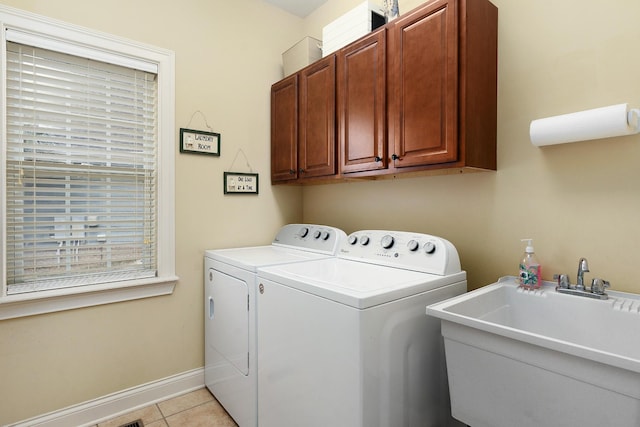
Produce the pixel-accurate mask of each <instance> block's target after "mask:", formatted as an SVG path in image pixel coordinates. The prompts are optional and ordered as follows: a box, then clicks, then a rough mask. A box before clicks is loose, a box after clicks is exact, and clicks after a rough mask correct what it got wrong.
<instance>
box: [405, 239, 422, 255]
mask: <svg viewBox="0 0 640 427" xmlns="http://www.w3.org/2000/svg"><path fill="white" fill-rule="evenodd" d="M419 247H420V243H418V242H417V241H416V240H409V243H407V248H408V249H409V250H410V251H411V252H415V251H417V250H418V248H419Z"/></svg>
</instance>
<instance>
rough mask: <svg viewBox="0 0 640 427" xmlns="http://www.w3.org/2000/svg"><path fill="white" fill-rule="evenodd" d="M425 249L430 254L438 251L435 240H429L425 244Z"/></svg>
mask: <svg viewBox="0 0 640 427" xmlns="http://www.w3.org/2000/svg"><path fill="white" fill-rule="evenodd" d="M424 251H425V252H426V253H428V254H432V253H434V252H435V251H436V245H435V243H433V242H427V243H425V244H424Z"/></svg>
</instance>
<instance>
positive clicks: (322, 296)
mask: <svg viewBox="0 0 640 427" xmlns="http://www.w3.org/2000/svg"><path fill="white" fill-rule="evenodd" d="M258 282H259V285H258V287H259V294H258V296H257V302H258V306H259V310H258V322H257V324H258V349H259V351H258V419H259V422H260V427H293V426H305V427H314V426H317V427H326V426H332V427H338V426H344V427H377V426H384V427H401V426H432V427H443V426H453V425H461V424H459V423H458V422H457V421H455V420H454V419H453V418H451V415H450V407H449V394H448V388H447V377H446V369H445V365H444V363H445V362H444V350H443V344H442V337H441V336H440V329H439V328H440V325H439V322H438V320H437V319H430V318H429V317H428V316H425V314H424V313H425V307H426V306H427V305H429V304H431V303H433V302H436V301H441V300H444V299H447V298H450V297H453V296H456V295H459V294H462V293H464V292H466V290H467V282H466V272H464V271H462V270H461V269H460V260H459V257H458V253H457V251H456V249H455V247H454V246H453V245H452V244H451V243H450V242H448V241H447V240H445V239H442V238H439V237H435V236H430V235H426V234H419V233H409V232H394V231H381V230H366V231H358V232H355V233H353V234H351V235H350V236H349V238H348V241H347V242H346V243H344V244H343V245H342V247H341V248H340V250H339V252H338V256H337V257H335V258H330V259H323V260H313V261H306V262H301V263H296V264H286V265H277V266H270V267H265V268H261V269H259V270H258Z"/></svg>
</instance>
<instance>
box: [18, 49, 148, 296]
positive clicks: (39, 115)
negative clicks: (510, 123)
mask: <svg viewBox="0 0 640 427" xmlns="http://www.w3.org/2000/svg"><path fill="white" fill-rule="evenodd" d="M6 47H7V56H6V67H7V68H6V76H7V77H6V119H7V121H6V123H7V129H6V132H7V135H6V137H7V146H6V157H5V158H6V165H5V166H6V168H5V169H6V176H5V178H6V180H5V183H6V219H5V221H6V278H7V283H6V286H7V288H6V289H7V294H8V295H12V294H18V293H24V292H33V291H40V290H45V289H59V288H67V287H72V286H83V285H90V284H98V283H110V282H118V281H123V280H131V279H139V278H148V277H155V276H156V275H157V271H158V266H157V263H158V261H157V258H158V256H157V224H156V221H157V178H158V176H157V170H158V168H157V131H156V129H157V76H156V74H155V73H150V72H148V71H140V70H137V69H134V68H130V67H125V66H121V65H114V64H110V63H106V62H100V61H96V60H92V59H86V58H83V57H80V56H75V55H69V54H65V53H60V52H57V51H53V50H48V49H43V48H39V47H33V46H29V45H25V44H21V43H14V42H7V44H6Z"/></svg>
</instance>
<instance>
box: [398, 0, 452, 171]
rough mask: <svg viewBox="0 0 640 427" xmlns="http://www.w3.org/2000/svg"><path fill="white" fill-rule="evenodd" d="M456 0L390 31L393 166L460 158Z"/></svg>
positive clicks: (422, 11) (420, 12) (406, 19)
mask: <svg viewBox="0 0 640 427" xmlns="http://www.w3.org/2000/svg"><path fill="white" fill-rule="evenodd" d="M457 30H458V29H457V19H456V2H455V0H439V1H435V2H432V3H429V4H428V5H425V6H424V7H422V8H419V9H416V10H415V11H414V12H412V13H410V14H408V15H406V16H403V17H401V18H399V19H398V20H396V21H395V23H394V25H393V26H392V27H391V29H390V34H389V41H390V47H389V49H390V51H391V52H393V57H392V58H390V60H392V71H390V76H389V78H390V97H391V103H390V112H389V119H390V121H391V123H393V134H392V135H390V137H392V138H393V153H392V158H393V160H394V165H393V166H394V167H396V168H402V167H408V166H418V165H429V164H437V163H446V162H453V161H456V160H457V159H458V146H457V131H458V130H457V122H458V120H457V96H458V89H457V88H458V74H457V73H458V49H457V46H458V40H457V37H458V35H457V34H458V32H457Z"/></svg>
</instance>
